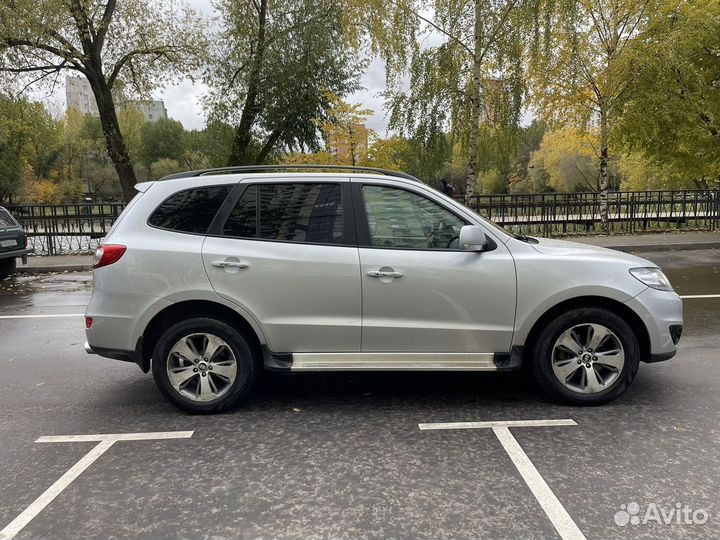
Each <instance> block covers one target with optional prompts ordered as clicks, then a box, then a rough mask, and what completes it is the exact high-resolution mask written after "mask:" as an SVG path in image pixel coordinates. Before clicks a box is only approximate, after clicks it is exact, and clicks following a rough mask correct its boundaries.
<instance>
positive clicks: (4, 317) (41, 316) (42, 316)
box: [0, 313, 85, 319]
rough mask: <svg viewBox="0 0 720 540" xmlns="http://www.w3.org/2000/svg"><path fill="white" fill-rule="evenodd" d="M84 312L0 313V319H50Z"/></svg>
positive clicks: (74, 315)
mask: <svg viewBox="0 0 720 540" xmlns="http://www.w3.org/2000/svg"><path fill="white" fill-rule="evenodd" d="M84 316H85V314H84V313H57V314H53V315H0V319H52V318H55V317H84Z"/></svg>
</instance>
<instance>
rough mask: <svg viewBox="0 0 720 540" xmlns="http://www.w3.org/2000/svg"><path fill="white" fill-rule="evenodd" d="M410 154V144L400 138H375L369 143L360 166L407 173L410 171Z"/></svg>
mask: <svg viewBox="0 0 720 540" xmlns="http://www.w3.org/2000/svg"><path fill="white" fill-rule="evenodd" d="M410 152H411V146H410V143H409V142H408V141H407V140H406V139H403V138H402V137H399V136H395V137H390V138H389V139H379V138H377V137H375V138H374V139H373V140H372V141H371V144H370V147H369V148H368V152H367V157H366V158H365V159H364V160H362V161H361V165H366V166H368V167H378V168H380V169H389V170H391V171H407V170H409V169H410V166H409V163H408V162H409V157H410Z"/></svg>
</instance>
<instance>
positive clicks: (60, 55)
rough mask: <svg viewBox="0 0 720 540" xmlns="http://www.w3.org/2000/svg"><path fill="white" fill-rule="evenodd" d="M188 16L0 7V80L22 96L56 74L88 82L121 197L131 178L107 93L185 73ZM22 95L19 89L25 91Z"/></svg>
mask: <svg viewBox="0 0 720 540" xmlns="http://www.w3.org/2000/svg"><path fill="white" fill-rule="evenodd" d="M196 22H197V19H196V17H195V15H194V13H193V12H192V11H190V10H189V8H187V7H185V6H183V7H182V8H181V9H177V10H176V9H175V8H174V7H173V4H167V3H163V2H160V1H159V0H147V1H146V0H123V1H121V2H119V3H118V2H117V0H107V1H105V2H101V1H100V0H12V1H5V2H3V3H2V4H0V29H2V30H0V72H5V73H7V74H10V75H11V76H12V77H16V78H19V79H20V80H21V81H22V83H24V88H27V87H28V86H31V85H34V84H37V83H42V82H45V83H48V84H52V85H54V83H55V82H56V81H57V78H58V76H59V74H60V73H62V72H75V73H78V74H81V75H82V76H84V77H85V78H87V80H88V82H89V84H90V87H91V89H92V92H93V95H94V97H95V101H96V103H97V108H98V111H99V113H100V120H101V122H102V131H103V135H104V138H105V142H106V146H107V152H108V156H109V157H110V159H111V160H112V162H113V164H114V166H115V170H116V171H117V175H118V178H119V179H120V184H121V186H122V191H123V195H124V197H125V199H126V200H129V199H130V198H131V197H132V196H133V195H134V193H135V191H134V187H133V186H134V184H135V172H134V170H133V167H132V162H131V159H130V156H129V153H128V149H127V146H126V143H125V140H124V138H123V135H122V132H121V129H120V125H119V122H118V117H117V113H116V108H115V95H114V94H113V92H114V91H115V92H121V91H128V90H133V91H135V92H139V93H147V92H148V91H149V89H151V88H154V87H155V86H156V85H157V83H158V82H159V76H160V75H161V74H162V75H164V74H166V73H178V72H180V71H187V72H190V71H191V70H192V69H193V68H194V67H195V60H196V58H197V57H198V55H197V54H196V53H197V52H198V44H199V40H200V38H201V36H203V35H204V29H203V28H202V27H201V26H200V25H198V24H196ZM24 88H23V89H24Z"/></svg>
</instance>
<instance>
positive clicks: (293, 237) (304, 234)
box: [223, 183, 344, 244]
mask: <svg viewBox="0 0 720 540" xmlns="http://www.w3.org/2000/svg"><path fill="white" fill-rule="evenodd" d="M223 234H225V235H227V236H235V237H238V238H257V239H262V240H281V241H285V242H308V243H313V244H342V243H343V241H344V235H343V206H342V190H341V187H340V185H339V184H315V183H312V184H311V183H305V184H300V183H299V184H285V183H283V184H255V185H251V186H249V187H248V188H247V189H246V190H245V192H244V193H243V195H242V197H240V199H239V200H238V202H237V204H236V205H235V208H234V209H233V211H232V213H231V214H230V217H229V218H228V220H227V222H226V223H225V226H224V227H223Z"/></svg>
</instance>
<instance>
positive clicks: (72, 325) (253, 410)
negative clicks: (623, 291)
mask: <svg viewBox="0 0 720 540" xmlns="http://www.w3.org/2000/svg"><path fill="white" fill-rule="evenodd" d="M640 255H643V256H646V257H647V258H650V259H652V260H654V261H656V262H657V263H658V264H659V265H660V266H661V267H662V268H663V269H664V270H665V271H666V273H667V274H668V276H669V277H670V279H671V281H672V282H673V284H674V285H675V288H676V290H677V291H678V292H679V293H680V294H681V295H712V294H714V295H720V250H715V249H707V250H702V251H683V252H678V253H649V254H646V255H645V254H642V253H640ZM90 288H91V274H89V273H70V274H45V275H18V276H15V277H13V278H10V279H8V280H6V281H2V282H0V340H1V342H2V347H1V348H0V373H1V375H0V437H1V439H0V464H2V467H0V529H2V528H3V527H6V526H7V525H8V524H11V523H15V524H17V523H20V521H22V519H21V520H20V521H18V519H19V517H22V516H25V517H27V516H28V515H30V514H32V513H33V512H34V511H35V510H38V509H39V511H38V512H36V515H34V517H33V518H32V519H30V520H26V523H24V524H23V526H22V527H21V528H20V529H19V530H17V531H15V532H12V533H8V532H7V531H6V533H5V535H6V537H10V534H12V535H14V537H15V538H17V539H29V538H60V539H63V538H93V539H95V538H97V539H100V538H102V539H113V538H129V539H149V538H153V539H164V538H168V539H170V538H172V539H177V538H208V539H211V538H212V539H214V538H288V539H313V538H322V539H325V538H328V539H329V538H333V539H334V538H339V539H343V538H348V539H355V538H357V539H376V538H378V539H379V538H383V539H384V538H392V539H395V538H397V539H404V538H428V539H444V538H448V539H450V538H452V539H455V538H457V539H465V538H467V539H476V538H477V539H486V538H493V539H494V538H527V539H534V538H563V537H567V536H562V533H561V532H558V528H557V526H556V524H557V516H554V517H555V520H553V519H552V518H553V516H551V515H548V514H547V513H546V511H545V510H544V509H545V508H546V507H545V506H543V505H542V504H541V501H540V500H539V499H537V498H536V497H534V496H533V493H534V492H533V491H531V488H530V484H528V482H527V478H528V476H527V475H528V474H529V473H528V471H527V470H525V471H524V472H523V473H521V472H520V470H519V469H518V468H517V467H516V463H517V462H515V459H516V458H517V455H513V454H512V453H510V452H509V451H508V450H506V448H505V447H504V446H503V444H502V443H501V440H500V439H499V436H498V435H496V434H495V432H494V431H493V430H492V429H487V428H484V429H448V430H431V431H424V430H420V429H419V427H418V424H421V423H434V422H442V423H446V422H493V421H495V422H506V421H523V420H558V419H568V420H572V421H574V423H575V424H576V425H561V426H534V427H511V428H510V432H511V433H512V435H513V436H514V439H515V440H516V441H517V443H519V446H520V447H521V449H522V452H524V454H525V455H526V457H527V458H528V460H529V461H530V462H531V464H532V467H534V468H535V469H536V472H537V473H538V474H539V476H540V477H541V479H542V480H544V482H545V483H546V484H547V487H548V488H549V489H550V490H551V492H552V494H554V496H555V497H556V499H557V502H558V504H559V505H560V507H561V508H562V509H563V510H564V511H565V512H566V514H567V515H568V516H570V518H571V520H572V521H573V522H574V524H575V525H576V527H577V529H578V530H579V531H581V534H582V535H583V536H584V537H586V538H588V539H591V538H597V539H601V538H602V539H607V538H623V539H625V538H627V539H645V538H647V539H666V538H688V539H691V538H692V539H704V538H707V539H711V538H718V537H720V504H719V501H720V497H718V495H719V494H720V489H719V488H718V486H719V485H720V428H719V426H720V414H719V411H720V354H719V353H718V344H719V343H720V341H719V338H720V298H692V299H687V300H686V301H685V332H684V335H683V338H682V340H681V342H680V346H679V352H678V355H677V356H676V357H675V358H674V359H673V360H670V361H668V362H664V363H659V364H652V365H650V364H643V365H641V367H640V371H639V374H638V376H637V378H636V379H635V381H634V383H633V386H632V387H631V388H630V390H629V391H628V392H627V393H626V394H625V395H624V396H623V397H621V398H620V399H618V400H617V401H615V402H613V403H611V404H609V405H606V406H603V407H595V408H578V407H566V406H559V405H556V404H554V403H551V402H548V401H547V400H546V399H545V398H543V397H542V396H541V395H540V394H539V393H538V392H537V391H536V390H535V389H534V388H533V386H532V384H531V383H529V382H528V381H527V380H526V379H525V377H524V375H523V374H522V373H504V374H503V373H501V374H487V373H470V374H468V373H462V374H437V373H420V374H408V373H395V374H393V373H381V374H373V373H361V374H303V375H293V376H284V375H274V374H266V376H264V378H263V380H262V381H261V383H260V385H259V387H258V388H257V390H256V391H255V393H254V395H253V396H252V398H251V399H250V401H249V402H248V403H247V404H246V405H244V406H242V407H240V408H238V409H235V410H233V411H231V412H229V413H225V414H220V415H216V416H209V417H198V416H190V415H186V414H183V413H181V412H179V411H177V410H176V409H174V408H173V407H172V406H170V405H169V404H167V403H166V402H165V401H164V400H163V399H162V397H161V396H160V394H159V393H158V392H157V390H156V389H155V386H154V383H153V381H152V377H151V376H149V375H144V374H143V373H142V372H141V371H140V370H139V369H138V368H137V367H135V366H134V365H132V364H126V363H122V362H117V361H113V360H108V359H104V358H101V357H99V356H91V355H87V354H85V352H84V351H83V349H82V343H83V341H84V329H83V319H82V316H81V314H82V313H83V311H84V308H85V305H86V303H87V301H88V298H89V294H90ZM58 315H62V316H58ZM64 315H67V316H64ZM37 316H43V317H37ZM10 317H12V318H10ZM18 317H25V318H18ZM148 432H150V433H155V432H162V433H168V432H192V433H191V434H190V435H191V436H189V437H188V438H177V439H167V440H157V439H150V440H140V441H135V440H133V441H119V442H116V443H114V444H113V445H112V446H109V447H107V448H105V447H104V448H102V450H105V451H104V453H102V452H100V451H97V452H96V454H98V455H96V456H95V457H96V460H95V461H92V462H91V463H87V461H88V459H89V458H85V460H86V461H85V462H81V465H82V466H79V465H77V464H78V462H79V460H81V458H83V456H85V455H86V454H88V452H90V451H91V450H92V449H93V448H96V445H98V442H97V441H95V442H82V441H77V442H46V443H40V442H35V441H36V440H37V439H38V438H40V437H59V436H67V435H90V434H108V433H111V434H114V433H133V434H136V433H148ZM57 440H58V439H51V441H57ZM60 440H62V439H60ZM102 444H104V443H100V445H102ZM514 463H515V464H514ZM86 465H87V466H86ZM72 467H75V469H73V470H74V471H75V472H78V471H79V473H78V474H77V476H76V477H75V478H74V479H73V480H72V482H70V483H67V484H64V489H63V490H62V491H61V492H59V494H57V493H56V494H55V495H57V496H56V497H54V498H52V499H51V500H50V501H49V503H48V504H47V505H46V506H42V507H39V506H38V502H37V499H38V497H40V496H41V495H42V494H43V492H45V490H46V489H48V488H49V487H50V486H52V485H53V484H54V483H56V482H57V481H58V479H61V477H62V478H67V473H68V470H70V469H71V468H72ZM78 467H80V468H78ZM83 467H84V468H83ZM71 472H72V471H71ZM63 475H65V476H63ZM535 481H536V482H537V479H536V480H535ZM40 502H41V503H42V500H41V501H40ZM46 502H47V501H46ZM545 502H546V503H547V500H545ZM652 509H655V511H656V512H657V514H655V513H653V511H652ZM683 510H688V511H687V512H686V513H685V514H683V516H684V515H688V516H693V515H694V516H695V518H693V519H691V520H690V521H691V522H690V523H686V522H685V519H684V517H680V516H681V513H682V511H683ZM28 512H30V514H28ZM648 512H650V514H648ZM671 512H672V513H671ZM693 512H694V513H693ZM648 515H649V516H650V519H649V520H648V519H647V518H648ZM656 515H657V520H655V519H654V518H655V516H656ZM665 518H668V519H669V520H670V523H669V524H665V523H663V522H662V521H663V520H664V519H665ZM703 518H706V519H704V520H703ZM665 520H666V519H665ZM692 521H694V522H692ZM701 521H704V522H703V523H700V522H701ZM0 538H2V534H0Z"/></svg>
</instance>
